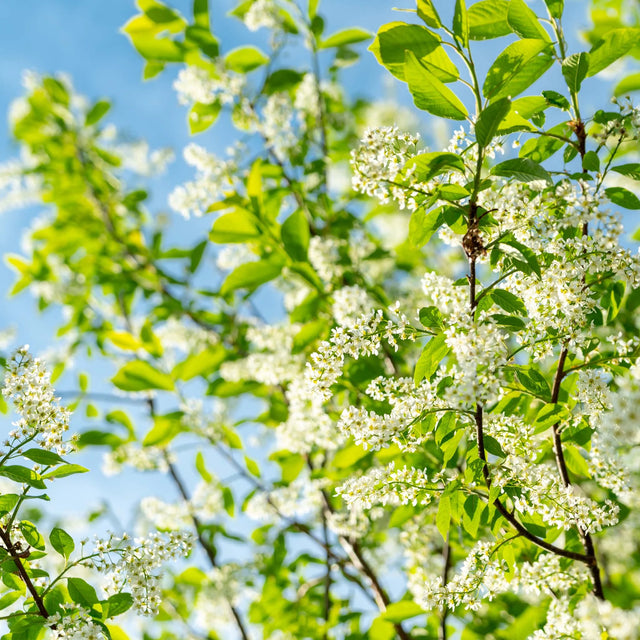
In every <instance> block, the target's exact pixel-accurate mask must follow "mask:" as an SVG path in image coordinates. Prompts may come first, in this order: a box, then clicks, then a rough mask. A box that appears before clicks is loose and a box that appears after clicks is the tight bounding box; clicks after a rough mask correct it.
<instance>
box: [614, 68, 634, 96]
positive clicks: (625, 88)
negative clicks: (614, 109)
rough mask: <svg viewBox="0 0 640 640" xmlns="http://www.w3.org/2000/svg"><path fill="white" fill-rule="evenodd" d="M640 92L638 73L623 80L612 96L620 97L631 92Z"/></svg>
mask: <svg viewBox="0 0 640 640" xmlns="http://www.w3.org/2000/svg"><path fill="white" fill-rule="evenodd" d="M639 90H640V73H632V74H631V75H630V76H627V77H626V78H623V79H622V80H620V82H619V83H618V84H617V85H616V87H615V89H614V90H613V95H614V96H622V95H626V94H627V93H631V92H632V91H639Z"/></svg>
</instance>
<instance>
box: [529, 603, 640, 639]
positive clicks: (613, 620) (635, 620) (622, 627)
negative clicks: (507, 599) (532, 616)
mask: <svg viewBox="0 0 640 640" xmlns="http://www.w3.org/2000/svg"><path fill="white" fill-rule="evenodd" d="M639 627H640V611H638V610H637V609H636V610H631V611H629V610H624V609H620V608H619V607H616V606H615V605H613V604H612V603H611V602H609V601H608V600H600V599H598V598H596V597H595V596H593V595H591V594H588V595H586V596H585V597H584V598H583V599H582V600H580V601H579V602H578V604H577V605H575V607H573V606H572V602H571V601H570V599H569V598H568V597H561V598H558V599H556V600H552V601H551V604H550V605H549V609H548V611H547V620H546V623H545V625H544V627H543V629H541V630H538V631H535V632H534V633H533V635H531V636H530V638H529V640H564V639H565V638H575V639H576V640H577V639H579V640H602V639H603V638H615V639H616V640H637V638H638V628H639Z"/></svg>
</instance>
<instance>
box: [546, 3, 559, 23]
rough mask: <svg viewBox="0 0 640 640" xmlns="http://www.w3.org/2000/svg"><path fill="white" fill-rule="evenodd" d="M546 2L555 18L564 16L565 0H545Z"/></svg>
mask: <svg viewBox="0 0 640 640" xmlns="http://www.w3.org/2000/svg"><path fill="white" fill-rule="evenodd" d="M544 3H545V4H546V5H547V9H549V13H550V14H551V16H552V17H553V18H557V19H558V20H559V19H560V18H562V12H563V11H564V0H544Z"/></svg>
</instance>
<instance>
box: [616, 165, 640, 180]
mask: <svg viewBox="0 0 640 640" xmlns="http://www.w3.org/2000/svg"><path fill="white" fill-rule="evenodd" d="M611 171H615V172H616V173H619V174H621V175H623V176H627V178H633V180H640V163H637V162H630V163H629V164H619V165H618V166H617V167H611Z"/></svg>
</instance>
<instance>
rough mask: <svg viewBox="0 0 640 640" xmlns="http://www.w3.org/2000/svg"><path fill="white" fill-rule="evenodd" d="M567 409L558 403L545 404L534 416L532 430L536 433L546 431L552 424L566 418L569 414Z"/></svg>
mask: <svg viewBox="0 0 640 640" xmlns="http://www.w3.org/2000/svg"><path fill="white" fill-rule="evenodd" d="M570 415H571V414H570V412H569V411H568V409H567V408H566V407H564V406H562V405H560V404H556V403H549V404H545V406H544V407H542V409H540V411H538V414H537V416H536V419H535V422H534V423H533V424H534V432H535V433H536V434H538V433H542V432H543V431H546V430H547V429H548V428H549V427H551V426H552V425H554V424H556V423H558V422H560V421H562V420H566V419H567V418H568V417H569V416H570Z"/></svg>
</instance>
